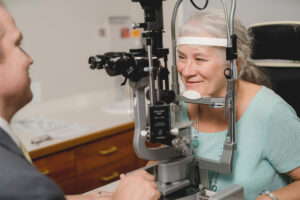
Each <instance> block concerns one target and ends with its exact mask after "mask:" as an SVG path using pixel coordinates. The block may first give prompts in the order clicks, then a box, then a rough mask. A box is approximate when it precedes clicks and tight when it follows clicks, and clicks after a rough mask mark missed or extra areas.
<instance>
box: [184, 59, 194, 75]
mask: <svg viewBox="0 0 300 200" xmlns="http://www.w3.org/2000/svg"><path fill="white" fill-rule="evenodd" d="M195 73H196V67H195V63H194V62H193V61H191V60H187V62H186V63H185V64H184V67H183V70H182V75H183V76H191V75H194V74H195Z"/></svg>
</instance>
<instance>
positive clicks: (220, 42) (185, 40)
mask: <svg viewBox="0 0 300 200" xmlns="http://www.w3.org/2000/svg"><path fill="white" fill-rule="evenodd" d="M183 44H189V45H204V46H216V47H227V39H224V38H210V37H179V38H178V40H177V46H178V45H183Z"/></svg>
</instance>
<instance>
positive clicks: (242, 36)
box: [179, 9, 271, 87]
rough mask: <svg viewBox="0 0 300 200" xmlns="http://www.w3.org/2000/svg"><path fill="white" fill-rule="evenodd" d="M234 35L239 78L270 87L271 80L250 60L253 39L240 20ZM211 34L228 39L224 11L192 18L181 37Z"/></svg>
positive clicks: (209, 12)
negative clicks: (238, 59) (235, 36)
mask: <svg viewBox="0 0 300 200" xmlns="http://www.w3.org/2000/svg"><path fill="white" fill-rule="evenodd" d="M234 33H235V34H236V35H237V51H238V57H239V58H241V61H242V62H241V64H240V67H239V78H240V79H242V80H245V81H249V82H251V83H256V84H259V85H265V86H267V87H270V86H271V84H270V80H269V78H268V77H267V76H266V75H265V74H264V73H263V72H262V71H261V70H260V69H258V67H256V66H255V65H254V63H253V62H251V60H250V55H251V50H252V48H251V37H250V36H249V34H248V32H247V29H246V28H245V26H244V25H243V24H242V22H241V21H240V20H238V19H236V18H235V19H234ZM203 34H209V35H211V36H214V37H217V38H227V26H226V21H225V14H224V11H223V10H216V9H206V10H202V11H199V12H198V13H197V14H195V15H193V16H192V17H190V18H189V19H188V20H187V21H186V22H185V23H184V24H183V26H182V27H181V29H180V32H179V37H182V36H201V35H203Z"/></svg>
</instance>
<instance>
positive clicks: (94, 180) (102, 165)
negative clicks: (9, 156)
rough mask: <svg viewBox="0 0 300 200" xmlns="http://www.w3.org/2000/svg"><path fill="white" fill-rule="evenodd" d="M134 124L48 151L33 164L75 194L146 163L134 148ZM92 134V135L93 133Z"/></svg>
mask: <svg viewBox="0 0 300 200" xmlns="http://www.w3.org/2000/svg"><path fill="white" fill-rule="evenodd" d="M133 134H134V133H133V127H131V128H130V129H129V130H123V131H122V132H115V133H113V132H112V133H111V134H106V136H105V137H99V138H97V139H91V140H87V139H83V141H85V142H84V143H81V144H79V145H74V146H71V147H69V148H67V149H64V150H62V151H59V152H53V153H52V154H50V155H44V156H42V157H38V158H34V159H33V162H34V164H35V165H36V167H37V168H38V169H39V170H40V171H41V172H42V173H44V174H46V175H47V176H49V177H50V178H52V179H53V180H54V181H55V182H56V183H57V184H58V185H59V186H60V187H61V188H62V190H63V191H64V192H65V194H77V193H84V192H87V191H90V190H92V189H95V188H98V187H100V186H103V185H106V184H108V183H110V182H113V181H115V180H117V179H118V178H119V175H120V174H121V173H127V172H129V171H132V170H134V169H137V168H140V167H142V166H143V165H144V164H145V161H144V160H141V159H139V158H138V157H137V156H136V155H135V153H134V150H133ZM92 138H94V137H92Z"/></svg>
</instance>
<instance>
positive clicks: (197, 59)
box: [196, 58, 205, 61]
mask: <svg viewBox="0 0 300 200" xmlns="http://www.w3.org/2000/svg"><path fill="white" fill-rule="evenodd" d="M196 61H205V60H204V59H203V58H196Z"/></svg>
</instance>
